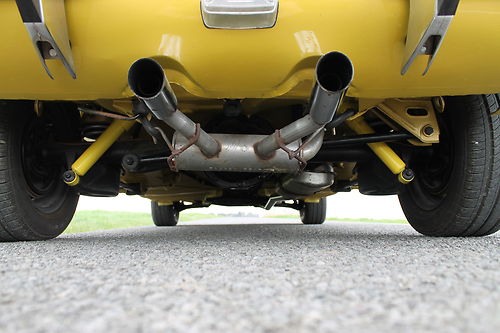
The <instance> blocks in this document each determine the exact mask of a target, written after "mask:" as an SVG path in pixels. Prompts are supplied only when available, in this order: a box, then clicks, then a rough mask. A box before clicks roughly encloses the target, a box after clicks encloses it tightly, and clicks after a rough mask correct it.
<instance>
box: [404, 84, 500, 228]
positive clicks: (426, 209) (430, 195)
mask: <svg viewBox="0 0 500 333" xmlns="http://www.w3.org/2000/svg"><path fill="white" fill-rule="evenodd" d="M445 102H446V109H445V112H444V113H443V114H441V115H439V116H440V119H439V120H440V127H441V137H440V143H439V144H437V145H433V148H432V149H431V150H429V151H427V152H420V153H416V154H414V155H412V157H411V162H410V167H411V168H412V169H413V170H414V171H415V175H416V176H415V180H414V181H413V182H412V183H410V184H409V185H406V186H403V188H402V190H401V193H400V195H399V200H400V202H401V206H402V208H403V211H404V213H405V215H406V217H407V219H408V222H410V224H411V225H412V226H413V227H414V228H415V229H416V230H417V231H418V232H420V233H422V234H424V235H428V236H485V235H488V234H492V233H494V232H496V231H498V230H499V228H500V204H499V198H500V197H499V192H500V116H499V115H498V110H499V108H500V95H498V94H497V95H475V96H460V97H449V98H446V99H445Z"/></svg>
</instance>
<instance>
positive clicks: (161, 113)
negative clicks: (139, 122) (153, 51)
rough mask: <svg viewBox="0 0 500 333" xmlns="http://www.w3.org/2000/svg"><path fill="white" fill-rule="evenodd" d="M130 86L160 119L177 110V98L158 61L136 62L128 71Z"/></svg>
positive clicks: (141, 60)
mask: <svg viewBox="0 0 500 333" xmlns="http://www.w3.org/2000/svg"><path fill="white" fill-rule="evenodd" d="M128 85H129V86H130V89H131V90H132V92H133V93H134V95H136V96H137V97H138V98H139V99H141V100H143V101H144V102H145V103H146V105H147V106H148V107H149V108H150V110H151V112H152V113H153V114H154V115H155V116H156V117H157V118H158V119H164V118H165V117H166V116H168V114H172V113H174V112H175V111H176V110H177V97H175V94H174V91H173V90H172V87H171V86H170V83H169V82H168V79H167V77H166V75H165V72H164V70H163V67H161V65H160V64H159V63H158V62H157V61H156V60H154V59H151V58H142V59H139V60H137V61H136V62H134V63H133V64H132V66H130V69H129V71H128Z"/></svg>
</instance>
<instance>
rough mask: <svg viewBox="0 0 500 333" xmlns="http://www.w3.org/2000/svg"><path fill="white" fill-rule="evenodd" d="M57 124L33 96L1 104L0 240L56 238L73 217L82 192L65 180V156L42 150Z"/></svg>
mask: <svg viewBox="0 0 500 333" xmlns="http://www.w3.org/2000/svg"><path fill="white" fill-rule="evenodd" d="M49 129H50V130H49ZM57 130H58V126H57V125H56V124H54V123H48V122H46V120H44V119H42V118H39V117H37V116H36V115H35V112H34V108H33V103H32V102H15V103H13V102H9V103H6V102H4V103H1V104H0V241H22V240H43V239H50V238H54V237H56V236H58V235H60V234H61V233H62V232H63V231H64V230H65V229H66V227H67V226H68V224H69V222H70V221H71V219H72V218H73V214H74V213H75V210H76V206H77V203H78V194H77V193H75V192H74V191H73V189H71V188H70V187H68V186H67V185H66V184H65V183H64V182H63V181H62V178H61V175H62V173H63V171H64V170H65V168H66V165H65V161H64V159H61V162H58V161H57V159H54V158H52V159H50V158H47V157H45V156H44V154H43V153H42V151H43V146H44V144H46V143H47V142H49V141H50V140H51V139H52V138H54V137H57V136H58V135H59V134H57Z"/></svg>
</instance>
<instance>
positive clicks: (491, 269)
mask: <svg viewBox="0 0 500 333" xmlns="http://www.w3.org/2000/svg"><path fill="white" fill-rule="evenodd" d="M270 221H271V220H268V219H255V218H254V219H248V218H246V219H230V218H225V219H216V220H210V221H202V222H193V223H186V224H182V225H180V226H177V227H174V228H168V227H167V228H155V227H142V228H133V229H120V230H113V231H101V232H89V233H80V234H70V235H63V236H61V237H59V238H57V239H55V240H52V241H45V242H22V243H0V331H1V332H350V333H352V332H398V333H399V332H440V333H441V332H500V234H497V235H494V236H489V237H484V238H462V239H461V238H428V237H423V236H421V235H419V234H417V233H416V232H414V231H413V230H412V229H411V227H410V226H408V225H402V224H376V223H348V222H328V223H326V224H324V225H321V226H304V225H300V224H297V223H293V222H296V221H291V220H279V222H280V223H279V224H270V223H269V222H270ZM272 221H274V222H276V220H272ZM236 222H239V223H244V224H233V223H236ZM209 224H215V225H209Z"/></svg>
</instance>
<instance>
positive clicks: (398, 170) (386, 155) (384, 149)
mask: <svg viewBox="0 0 500 333" xmlns="http://www.w3.org/2000/svg"><path fill="white" fill-rule="evenodd" d="M347 125H348V126H349V127H350V128H351V129H352V130H353V131H354V132H356V133H357V134H374V133H375V131H374V130H373V129H372V128H371V127H370V125H368V124H367V123H366V122H365V121H364V120H363V118H362V117H357V118H355V119H353V120H349V121H347ZM368 146H369V147H370V149H371V150H372V151H373V152H374V153H375V155H377V156H378V158H380V160H381V161H382V162H383V163H384V164H385V165H386V166H387V167H388V168H389V170H391V172H392V173H393V174H395V175H398V180H399V181H400V182H401V183H403V184H407V183H409V182H411V181H412V180H413V178H414V176H413V172H411V171H410V170H409V169H407V168H406V164H405V162H404V161H403V160H402V159H401V158H400V157H399V156H398V154H396V153H395V152H394V150H392V148H391V147H389V146H388V145H387V144H386V143H384V142H374V143H368Z"/></svg>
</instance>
